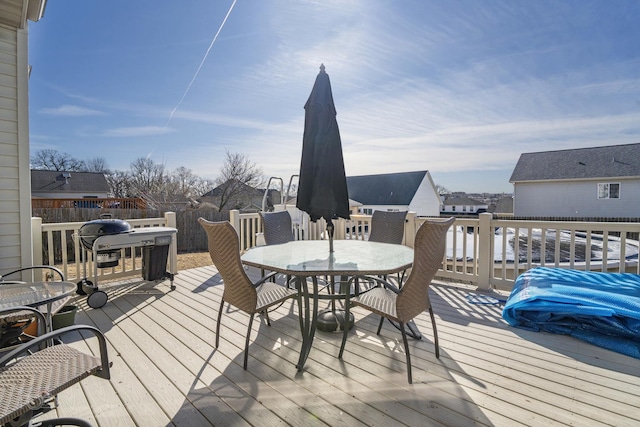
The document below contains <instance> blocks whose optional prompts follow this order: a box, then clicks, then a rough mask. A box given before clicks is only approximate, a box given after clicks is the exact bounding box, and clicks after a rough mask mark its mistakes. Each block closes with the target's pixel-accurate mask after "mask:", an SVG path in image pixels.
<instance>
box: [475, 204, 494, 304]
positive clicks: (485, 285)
mask: <svg viewBox="0 0 640 427" xmlns="http://www.w3.org/2000/svg"><path fill="white" fill-rule="evenodd" d="M478 217H479V222H478V224H479V225H478V240H479V242H478V246H479V247H478V288H477V290H478V291H485V292H489V291H491V280H490V276H491V266H492V264H493V259H492V257H491V244H492V242H493V230H492V229H491V219H492V218H493V215H492V214H490V213H487V212H485V213H481V214H480V215H478Z"/></svg>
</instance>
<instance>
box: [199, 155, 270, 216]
mask: <svg viewBox="0 0 640 427" xmlns="http://www.w3.org/2000/svg"><path fill="white" fill-rule="evenodd" d="M226 156H227V157H226V159H225V162H224V164H223V166H222V171H221V174H220V176H219V177H218V178H217V180H216V184H217V185H218V187H217V189H216V191H215V192H212V194H211V195H212V196H213V197H214V198H215V199H216V202H217V205H218V209H219V210H221V211H222V210H229V209H238V208H242V207H244V206H246V205H248V204H249V203H250V199H251V197H252V195H253V194H255V189H256V188H257V187H259V186H260V185H262V184H263V181H264V180H263V177H262V170H261V169H260V168H259V167H258V166H257V165H256V164H255V163H253V162H252V161H251V160H249V158H248V157H246V156H245V155H244V154H241V153H231V152H229V151H228V150H227V152H226ZM214 193H215V194H214Z"/></svg>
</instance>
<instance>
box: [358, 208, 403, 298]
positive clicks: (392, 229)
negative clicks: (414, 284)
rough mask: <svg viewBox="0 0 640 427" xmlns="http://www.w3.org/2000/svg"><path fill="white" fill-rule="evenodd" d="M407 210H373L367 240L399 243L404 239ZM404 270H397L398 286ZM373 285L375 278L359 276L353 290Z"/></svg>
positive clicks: (400, 283)
mask: <svg viewBox="0 0 640 427" xmlns="http://www.w3.org/2000/svg"><path fill="white" fill-rule="evenodd" d="M406 218H407V211H373V215H372V216H371V225H370V227H371V229H370V231H369V241H370V242H379V243H391V244H394V245H401V244H402V240H403V239H404V224H405V221H406ZM404 276H405V272H404V271H401V272H398V275H397V281H398V287H401V286H402V281H403V280H404ZM384 279H386V277H384ZM367 286H369V287H370V286H375V279H374V278H371V277H368V276H360V277H358V278H356V279H355V288H356V289H355V291H356V293H359V292H360V291H361V288H363V287H364V288H366V287H367Z"/></svg>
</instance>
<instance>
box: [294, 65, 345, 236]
mask: <svg viewBox="0 0 640 427" xmlns="http://www.w3.org/2000/svg"><path fill="white" fill-rule="evenodd" d="M324 68H325V67H324V65H320V73H318V77H316V82H315V84H314V85H313V89H312V90H311V95H310V96H309V99H308V100H307V103H306V104H305V106H304V109H305V115H304V136H303V138H302V161H301V162H300V178H299V180H298V196H297V203H296V206H297V207H298V209H300V210H302V211H305V212H307V213H308V214H309V216H310V217H311V220H312V221H314V222H315V221H317V220H318V219H320V218H324V219H325V220H327V222H328V223H331V220H332V219H333V218H337V217H340V218H345V219H349V193H348V190H347V178H346V177H345V173H344V159H343V158H342V142H341V141H340V131H339V129H338V122H337V120H336V108H335V105H334V103H333V95H332V93H331V82H330V81H329V75H328V74H327V73H326V72H325V71H324Z"/></svg>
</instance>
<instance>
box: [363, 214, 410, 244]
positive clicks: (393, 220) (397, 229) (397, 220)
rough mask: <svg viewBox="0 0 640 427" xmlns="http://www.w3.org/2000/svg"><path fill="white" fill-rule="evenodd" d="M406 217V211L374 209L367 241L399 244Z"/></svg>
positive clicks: (402, 236)
mask: <svg viewBox="0 0 640 427" xmlns="http://www.w3.org/2000/svg"><path fill="white" fill-rule="evenodd" d="M406 218H407V211H398V212H388V211H374V212H373V215H372V216H371V231H370V232H369V241H370V242H381V243H393V244H395V245H401V244H402V239H403V238H404V222H405V220H406Z"/></svg>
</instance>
